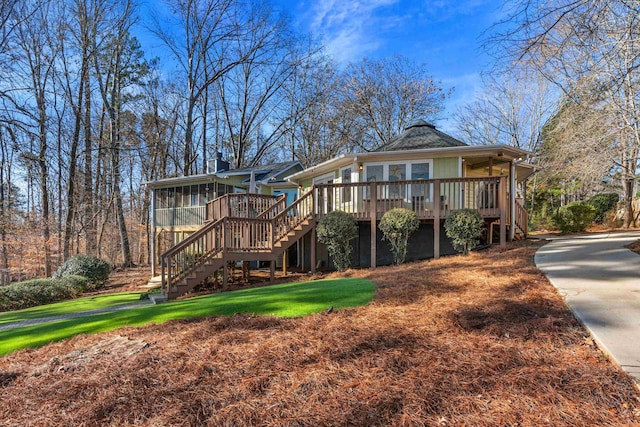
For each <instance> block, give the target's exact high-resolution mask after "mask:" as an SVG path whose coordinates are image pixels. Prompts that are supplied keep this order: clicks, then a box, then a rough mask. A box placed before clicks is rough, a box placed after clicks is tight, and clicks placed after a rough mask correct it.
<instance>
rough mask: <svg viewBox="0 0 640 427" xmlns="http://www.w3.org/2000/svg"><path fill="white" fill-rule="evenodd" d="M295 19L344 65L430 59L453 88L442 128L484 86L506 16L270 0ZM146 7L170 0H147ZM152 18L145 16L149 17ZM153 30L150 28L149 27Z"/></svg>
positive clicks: (402, 5) (486, 6)
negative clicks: (489, 37)
mask: <svg viewBox="0 0 640 427" xmlns="http://www.w3.org/2000/svg"><path fill="white" fill-rule="evenodd" d="M271 1H272V2H273V3H274V4H275V6H276V7H277V8H280V9H281V10H283V11H285V12H286V13H288V14H289V15H290V16H291V18H292V21H293V23H294V25H295V26H296V27H297V28H298V29H299V30H300V31H303V32H305V33H311V34H312V35H313V36H314V37H316V38H320V39H321V41H322V42H323V44H324V45H325V46H326V48H327V53H328V54H329V55H331V57H332V58H333V59H334V61H336V62H337V63H338V65H340V66H344V65H346V64H348V63H349V62H350V61H359V60H361V59H362V58H364V57H367V58H371V59H377V58H384V57H389V56H392V55H394V54H402V55H404V56H407V57H409V58H411V59H413V60H415V61H416V62H419V63H425V64H426V67H427V69H428V71H429V73H430V74H431V75H432V76H433V77H434V79H435V80H439V81H440V82H441V83H442V86H443V87H444V88H445V89H450V88H454V90H453V93H452V95H451V97H450V98H449V99H448V100H447V102H446V110H445V112H444V113H443V114H442V119H441V120H440V121H439V122H438V123H437V124H438V127H440V128H442V129H443V130H445V131H452V130H453V129H454V128H455V123H453V120H452V115H453V113H454V112H455V110H456V108H457V107H458V106H459V105H461V104H463V103H465V102H468V101H471V100H472V99H473V97H474V94H475V93H476V92H477V91H479V90H481V87H482V86H481V77H480V74H481V72H482V71H484V70H486V69H487V68H488V66H489V64H490V58H489V57H488V56H487V55H486V54H484V53H483V51H482V49H481V43H482V39H483V37H484V34H483V33H484V32H485V31H486V30H487V29H489V27H490V26H491V25H492V24H494V23H495V22H497V21H498V20H499V19H500V16H501V15H500V4H501V3H502V2H501V1H496V0H457V1H456V0H413V1H412V0H271ZM142 3H143V5H144V6H143V8H142V13H143V15H144V14H147V13H149V12H150V11H151V10H154V9H157V8H158V7H161V8H165V7H166V6H164V4H163V3H161V2H159V1H154V0H146V1H143V2H142ZM142 21H143V22H144V21H145V20H144V19H143V20H142ZM145 33H146V34H145ZM138 36H141V37H142V39H143V47H144V49H145V51H146V53H147V54H148V55H149V56H161V57H164V58H165V60H166V57H167V54H166V51H164V49H163V48H162V47H160V43H159V42H158V41H157V40H153V39H152V38H151V37H149V36H150V35H149V34H148V33H147V32H146V31H144V30H142V31H141V32H140V34H138Z"/></svg>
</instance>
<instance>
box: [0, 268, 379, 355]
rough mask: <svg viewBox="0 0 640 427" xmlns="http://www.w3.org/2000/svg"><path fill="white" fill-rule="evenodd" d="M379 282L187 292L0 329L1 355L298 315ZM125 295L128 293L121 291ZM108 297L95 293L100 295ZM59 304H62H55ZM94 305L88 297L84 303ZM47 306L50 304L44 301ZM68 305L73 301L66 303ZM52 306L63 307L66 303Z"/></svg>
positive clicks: (350, 303)
mask: <svg viewBox="0 0 640 427" xmlns="http://www.w3.org/2000/svg"><path fill="white" fill-rule="evenodd" d="M374 291H375V285H374V284H373V283H372V282H371V281H369V280H365V279H357V278H353V279H328V280H316V281H309V282H301V283H287V284H281V285H274V286H266V287H261V288H252V289H243V290H239V291H233V292H226V293H220V294H213V295H205V296H200V297H194V298H188V299H184V300H179V301H174V302H169V303H165V304H160V305H151V306H144V307H137V308H132V309H127V310H121V311H116V312H110V313H101V314H94V315H90V316H84V317H80V318H74V319H67V320H60V321H55V322H49V323H42V324H38V325H32V326H26V327H23V328H17V329H11V330H7V331H0V355H4V354H8V353H11V352H13V351H16V350H19V349H23V348H31V347H39V346H42V345H44V344H47V343H49V342H51V341H59V340H62V339H66V338H70V337H72V336H75V335H78V334H94V333H97V332H104V331H110V330H113V329H117V328H121V327H124V326H141V325H146V324H148V323H162V322H166V321H168V320H178V319H193V318H198V317H203V316H214V315H233V314H235V313H250V314H256V315H271V316H278V317H298V316H304V315H307V314H310V313H316V312H319V311H323V310H326V309H327V308H329V307H330V306H333V307H334V308H336V309H338V308H343V307H354V306H359V305H364V304H367V303H368V302H370V301H371V299H372V298H373V295H374ZM122 295H126V294H122ZM103 298H104V299H105V300H106V299H107V298H106V297H96V299H97V300H98V301H102V299H103ZM52 305H54V306H58V304H52ZM88 305H90V304H89V302H85V307H86V306H88ZM41 308H42V309H43V310H46V307H41ZM67 308H68V307H67ZM49 312H50V313H51V312H57V313H60V312H61V308H58V309H55V308H54V309H52V310H50V311H49Z"/></svg>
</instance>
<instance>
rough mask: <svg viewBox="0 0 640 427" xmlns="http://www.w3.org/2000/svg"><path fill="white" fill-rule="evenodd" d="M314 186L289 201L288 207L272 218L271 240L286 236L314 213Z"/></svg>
mask: <svg viewBox="0 0 640 427" xmlns="http://www.w3.org/2000/svg"><path fill="white" fill-rule="evenodd" d="M314 194H315V187H311V190H309V191H307V192H306V193H305V194H303V195H302V196H300V197H299V198H298V200H296V201H295V202H293V203H291V205H289V207H288V208H286V209H285V210H284V211H282V212H280V213H279V214H278V215H276V216H275V217H274V218H273V242H274V243H275V242H277V241H278V240H280V239H281V238H282V237H284V236H286V235H287V234H288V233H289V232H290V231H291V230H293V229H294V228H296V227H297V226H298V225H299V224H300V223H302V222H303V221H304V220H306V219H308V218H309V217H313V215H314V211H315V208H314V200H315V197H314Z"/></svg>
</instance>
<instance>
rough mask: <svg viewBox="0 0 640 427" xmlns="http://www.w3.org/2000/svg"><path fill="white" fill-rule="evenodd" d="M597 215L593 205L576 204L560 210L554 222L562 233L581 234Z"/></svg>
mask: <svg viewBox="0 0 640 427" xmlns="http://www.w3.org/2000/svg"><path fill="white" fill-rule="evenodd" d="M595 213H596V209H595V208H594V207H593V206H592V205H590V204H588V203H585V202H575V203H570V204H568V205H566V206H563V207H561V208H560V209H558V213H557V214H555V216H554V217H553V220H554V222H555V223H556V225H557V226H558V229H559V230H560V231H561V232H562V233H579V232H581V231H585V230H586V229H587V227H588V226H589V225H590V224H591V223H592V222H593V218H594V216H595Z"/></svg>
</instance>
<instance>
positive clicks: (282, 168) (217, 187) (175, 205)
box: [145, 153, 302, 275]
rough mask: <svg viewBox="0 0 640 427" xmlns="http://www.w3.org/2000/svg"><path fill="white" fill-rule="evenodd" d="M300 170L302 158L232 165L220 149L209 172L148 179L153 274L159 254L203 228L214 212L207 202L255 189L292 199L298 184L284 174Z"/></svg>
mask: <svg viewBox="0 0 640 427" xmlns="http://www.w3.org/2000/svg"><path fill="white" fill-rule="evenodd" d="M300 170H302V165H301V164H300V162H298V161H293V162H284V163H275V164H270V165H265V166H256V167H246V168H241V169H230V168H229V162H226V161H224V160H222V154H221V153H217V156H216V158H215V159H213V160H210V161H209V162H208V168H207V173H205V174H199V175H190V176H181V177H175V178H165V179H160V180H156V181H150V182H147V183H145V184H146V185H147V187H148V188H149V189H151V223H152V239H151V253H152V259H153V260H155V262H152V263H151V267H152V271H151V274H152V275H155V273H156V264H157V261H158V260H159V254H161V253H162V252H164V251H165V250H167V249H169V248H171V247H173V246H174V245H176V244H178V243H180V242H181V241H183V240H184V239H185V238H186V237H188V236H189V235H191V234H192V233H194V232H195V231H197V230H199V229H200V228H201V227H202V225H203V224H204V223H205V222H206V221H207V218H208V216H207V215H209V216H211V215H212V213H211V212H209V213H208V211H207V205H209V206H212V205H211V204H210V203H209V202H212V201H213V200H214V199H217V198H220V197H223V196H225V195H227V194H230V195H233V197H235V198H236V199H237V200H240V199H241V198H242V199H244V200H249V199H251V198H250V197H247V193H249V192H251V194H255V196H253V198H257V199H260V200H271V199H272V198H273V199H275V198H277V197H278V196H280V197H282V198H286V201H287V202H288V203H292V202H293V201H294V200H295V198H296V197H297V189H298V187H297V186H296V185H294V184H291V183H290V182H289V181H286V180H285V179H284V178H285V177H286V176H288V175H291V174H292V173H295V172H298V171H300ZM236 205H237V204H236ZM245 206H246V203H245ZM252 208H253V206H252ZM231 213H233V214H235V215H249V213H247V214H244V213H240V212H231ZM254 215H255V214H254ZM249 216H250V215H249Z"/></svg>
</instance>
